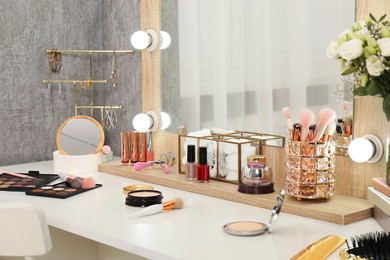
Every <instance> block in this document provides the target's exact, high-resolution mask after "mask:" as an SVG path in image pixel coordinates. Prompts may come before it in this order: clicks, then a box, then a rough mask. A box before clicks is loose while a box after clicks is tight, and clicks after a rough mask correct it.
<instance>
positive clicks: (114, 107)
mask: <svg viewBox="0 0 390 260" xmlns="http://www.w3.org/2000/svg"><path fill="white" fill-rule="evenodd" d="M82 108H90V109H104V108H111V109H123V106H77V105H76V109H82Z"/></svg>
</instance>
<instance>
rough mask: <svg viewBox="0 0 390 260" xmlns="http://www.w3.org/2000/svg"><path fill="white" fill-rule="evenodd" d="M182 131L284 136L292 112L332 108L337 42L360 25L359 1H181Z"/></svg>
mask: <svg viewBox="0 0 390 260" xmlns="http://www.w3.org/2000/svg"><path fill="white" fill-rule="evenodd" d="M178 6H179V23H178V24H179V57H180V96H181V102H180V108H179V112H180V113H181V115H180V118H181V124H184V125H186V126H187V128H188V130H189V131H195V130H199V129H203V128H212V127H220V128H226V129H235V130H248V131H257V132H263V133H273V134H284V132H285V131H286V127H285V120H284V117H283V114H282V112H281V110H282V108H283V107H284V106H289V107H290V108H291V112H292V117H293V120H294V121H298V114H299V111H300V110H301V109H302V108H305V107H309V108H311V109H312V110H313V112H315V113H317V112H318V111H319V109H321V108H323V107H325V106H330V107H333V108H334V109H335V110H336V111H337V112H338V114H340V115H341V104H340V101H337V100H336V97H334V96H333V93H334V92H335V90H336V85H337V84H338V82H339V80H340V73H339V71H338V64H337V62H335V61H334V60H331V59H329V58H328V57H327V56H326V47H327V46H328V44H329V43H330V41H332V40H334V39H336V38H337V35H338V34H339V33H340V32H342V31H343V30H344V29H345V28H347V27H349V26H350V25H352V23H353V22H354V13H355V9H354V0H317V1H313V0H294V1H291V0H245V1H242V0H212V1H209V0H182V1H180V0H179V5H178Z"/></svg>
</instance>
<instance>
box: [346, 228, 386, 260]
mask: <svg viewBox="0 0 390 260" xmlns="http://www.w3.org/2000/svg"><path fill="white" fill-rule="evenodd" d="M350 240H351V246H350V244H349V243H348V241H346V244H347V247H348V249H346V250H345V251H346V252H347V253H348V254H349V256H354V257H360V258H359V259H363V258H365V259H380V260H386V259H390V246H389V245H390V232H389V233H386V232H384V231H382V232H379V231H378V232H370V233H366V234H362V235H359V236H355V237H351V239H350Z"/></svg>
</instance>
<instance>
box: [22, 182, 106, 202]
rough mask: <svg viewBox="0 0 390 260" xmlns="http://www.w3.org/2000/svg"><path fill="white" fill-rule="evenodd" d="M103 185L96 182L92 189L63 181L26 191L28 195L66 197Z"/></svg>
mask: <svg viewBox="0 0 390 260" xmlns="http://www.w3.org/2000/svg"><path fill="white" fill-rule="evenodd" d="M101 186H102V185H101V184H96V185H95V187H93V188H91V189H83V188H79V189H74V188H72V187H70V186H69V185H68V184H67V183H61V184H58V185H55V186H49V185H45V186H42V187H39V188H36V189H32V190H28V191H26V195H32V196H41V197H50V198H57V199H66V198H69V197H71V196H74V195H77V194H80V193H83V192H86V191H89V190H93V189H96V188H99V187H101Z"/></svg>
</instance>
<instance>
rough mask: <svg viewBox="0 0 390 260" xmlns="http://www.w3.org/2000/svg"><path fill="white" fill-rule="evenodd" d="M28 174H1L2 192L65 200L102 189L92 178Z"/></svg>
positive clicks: (36, 172)
mask: <svg viewBox="0 0 390 260" xmlns="http://www.w3.org/2000/svg"><path fill="white" fill-rule="evenodd" d="M60 175H61V174H41V173H39V171H29V172H28V173H27V174H22V173H12V172H3V173H1V174H0V191H1V190H3V191H21V192H25V194H26V195H32V196H43V197H52V198H60V199H65V198H68V197H71V196H74V195H76V194H80V193H83V192H85V191H88V190H91V189H94V188H98V187H101V186H102V185H101V184H95V181H94V180H93V179H92V178H81V177H74V176H70V175H66V174H62V176H60Z"/></svg>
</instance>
